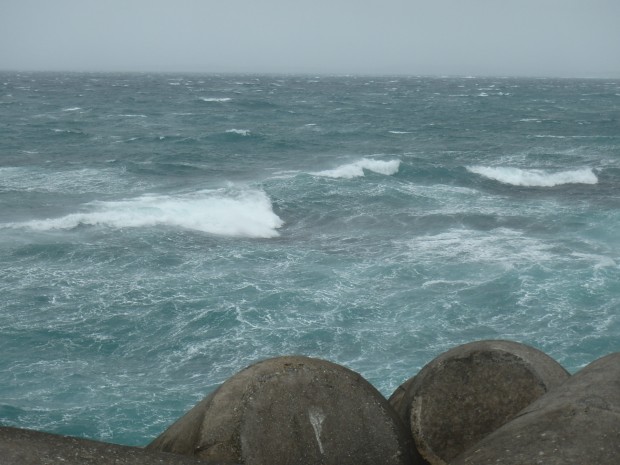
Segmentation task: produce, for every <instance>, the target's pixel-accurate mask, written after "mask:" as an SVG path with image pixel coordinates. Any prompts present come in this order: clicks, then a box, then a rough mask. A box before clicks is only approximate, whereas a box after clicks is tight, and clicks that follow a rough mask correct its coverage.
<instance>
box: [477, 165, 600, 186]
mask: <svg viewBox="0 0 620 465" xmlns="http://www.w3.org/2000/svg"><path fill="white" fill-rule="evenodd" d="M467 170H468V171H470V172H471V173H475V174H478V175H480V176H483V177H485V178H488V179H493V180H494V181H499V182H501V183H503V184H510V185H513V186H527V187H553V186H559V185H562V184H596V183H598V178H597V177H596V174H594V171H593V170H592V168H580V169H575V170H568V171H558V172H549V171H544V170H538V169H520V168H511V167H502V166H497V167H492V166H468V167H467Z"/></svg>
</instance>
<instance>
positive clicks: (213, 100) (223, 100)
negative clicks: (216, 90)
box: [200, 97, 232, 103]
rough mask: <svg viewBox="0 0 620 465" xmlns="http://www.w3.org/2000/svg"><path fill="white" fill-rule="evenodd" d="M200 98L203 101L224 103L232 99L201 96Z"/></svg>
mask: <svg viewBox="0 0 620 465" xmlns="http://www.w3.org/2000/svg"><path fill="white" fill-rule="evenodd" d="M200 100H202V101H203V102H218V103H224V102H230V101H231V100H232V99H231V98H230V97H201V98H200Z"/></svg>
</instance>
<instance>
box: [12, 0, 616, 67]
mask: <svg viewBox="0 0 620 465" xmlns="http://www.w3.org/2000/svg"><path fill="white" fill-rule="evenodd" d="M0 69H4V70H76V71H83V70H86V71H174V72H183V71H192V72H258V73H328V74H331V73H337V74H349V73H350V74H354V73H362V74H424V75H444V74H448V75H478V76H479V75H501V76H506V75H529V76H580V77H620V0H308V1H302V0H170V1H168V0H0Z"/></svg>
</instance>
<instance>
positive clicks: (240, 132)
mask: <svg viewBox="0 0 620 465" xmlns="http://www.w3.org/2000/svg"><path fill="white" fill-rule="evenodd" d="M226 132H227V133H228V134H238V135H240V136H249V135H250V130H249V129H228V130H226Z"/></svg>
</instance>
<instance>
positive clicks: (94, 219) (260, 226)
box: [2, 189, 284, 238]
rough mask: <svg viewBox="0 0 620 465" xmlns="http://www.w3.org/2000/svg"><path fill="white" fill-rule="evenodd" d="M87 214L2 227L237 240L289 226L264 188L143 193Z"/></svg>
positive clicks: (272, 233) (92, 206)
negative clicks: (168, 232)
mask: <svg viewBox="0 0 620 465" xmlns="http://www.w3.org/2000/svg"><path fill="white" fill-rule="evenodd" d="M84 207H85V209H86V210H87V211H85V212H81V213H72V214H69V215H66V216H63V217H60V218H50V219H45V220H31V221H27V222H23V223H8V224H4V225H2V226H3V227H8V228H26V229H33V230H37V231H49V230H67V229H73V228H75V227H78V226H80V225H87V226H107V227H112V228H138V227H152V226H171V227H179V228H184V229H193V230H197V231H202V232H206V233H210V234H216V235H222V236H232V237H256V238H270V237H277V236H278V235H279V234H278V231H277V229H278V228H280V227H281V226H282V225H283V224H284V222H283V221H282V220H281V219H280V218H279V217H278V216H277V215H276V214H275V213H274V212H273V210H272V205H271V201H270V199H269V197H268V196H267V195H266V194H265V193H264V192H262V191H259V190H241V191H239V190H237V191H233V190H230V189H227V190H210V191H200V192H197V193H192V194H180V195H143V196H140V197H137V198H133V199H128V200H120V201H114V202H91V203H88V204H86V205H85V206H84Z"/></svg>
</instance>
